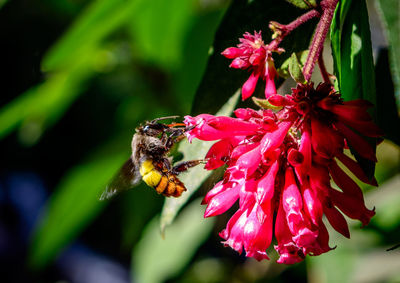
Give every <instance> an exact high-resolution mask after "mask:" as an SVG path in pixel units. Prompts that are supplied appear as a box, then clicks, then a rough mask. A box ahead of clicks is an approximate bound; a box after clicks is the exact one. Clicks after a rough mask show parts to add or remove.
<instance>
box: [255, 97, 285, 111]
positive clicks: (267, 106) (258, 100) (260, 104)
mask: <svg viewBox="0 0 400 283" xmlns="http://www.w3.org/2000/svg"><path fill="white" fill-rule="evenodd" d="M252 100H253V102H254V103H255V104H256V105H257V106H258V107H260V108H264V109H271V110H280V109H282V106H275V105H272V104H271V103H270V102H269V101H268V99H261V98H257V97H252Z"/></svg>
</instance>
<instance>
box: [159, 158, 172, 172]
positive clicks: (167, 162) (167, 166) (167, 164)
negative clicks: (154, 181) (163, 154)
mask: <svg viewBox="0 0 400 283" xmlns="http://www.w3.org/2000/svg"><path fill="white" fill-rule="evenodd" d="M171 161H172V159H171V158H163V159H162V160H161V162H162V163H163V165H164V166H163V168H165V169H167V171H168V172H170V171H171V170H172V168H171V166H172V165H171Z"/></svg>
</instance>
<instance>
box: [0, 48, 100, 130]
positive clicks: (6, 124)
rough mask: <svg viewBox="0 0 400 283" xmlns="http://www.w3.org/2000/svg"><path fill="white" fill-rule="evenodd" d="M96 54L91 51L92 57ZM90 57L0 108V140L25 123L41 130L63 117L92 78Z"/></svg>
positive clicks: (81, 59) (83, 58)
mask: <svg viewBox="0 0 400 283" xmlns="http://www.w3.org/2000/svg"><path fill="white" fill-rule="evenodd" d="M95 53H96V52H95V51H94V50H92V54H95ZM88 60H91V59H90V58H88V57H87V56H86V57H81V58H80V60H79V62H77V63H76V65H74V66H73V68H71V69H70V70H68V71H65V72H58V73H56V74H54V75H52V76H51V77H49V79H48V80H47V81H46V82H45V83H43V84H41V85H39V86H35V87H33V88H31V89H29V90H28V91H26V92H25V93H23V94H21V95H20V96H19V97H17V98H16V99H14V100H13V101H11V102H10V103H9V104H7V105H5V106H3V107H2V108H1V109H0V138H3V137H4V136H6V135H8V134H9V133H10V132H11V131H12V130H14V129H15V128H16V127H18V126H19V125H21V124H22V123H24V124H25V125H26V124H29V123H37V124H38V127H39V129H38V130H39V131H40V132H41V131H43V130H44V129H45V128H46V127H48V126H50V125H52V124H53V123H54V122H55V121H56V120H57V119H58V118H60V117H61V116H62V114H63V113H64V111H65V110H66V109H67V108H68V106H69V105H70V104H71V103H72V102H73V101H74V99H75V98H76V96H77V95H78V94H79V93H80V91H81V88H82V87H83V85H82V84H83V81H85V79H86V78H87V77H88V76H89V74H90V73H91V71H90V66H91V65H90V64H88Z"/></svg>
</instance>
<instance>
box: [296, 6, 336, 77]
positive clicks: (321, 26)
mask: <svg viewBox="0 0 400 283" xmlns="http://www.w3.org/2000/svg"><path fill="white" fill-rule="evenodd" d="M337 3H338V0H322V1H321V4H320V5H321V8H322V11H323V12H322V15H321V19H320V21H319V23H318V25H317V29H316V31H315V34H314V37H313V40H312V42H311V45H310V48H309V53H308V56H307V60H306V63H305V64H304V68H303V75H304V78H305V79H306V81H309V80H310V78H311V75H312V73H313V71H314V67H315V63H316V62H317V60H318V58H319V57H320V54H321V51H322V49H323V47H324V41H325V38H326V35H327V33H328V31H329V28H330V26H331V22H332V18H333V13H334V12H335V8H336V5H337Z"/></svg>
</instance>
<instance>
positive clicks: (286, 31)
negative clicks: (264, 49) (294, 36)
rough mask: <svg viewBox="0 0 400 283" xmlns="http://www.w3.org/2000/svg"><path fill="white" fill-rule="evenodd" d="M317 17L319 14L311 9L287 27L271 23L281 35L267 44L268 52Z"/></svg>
mask: <svg viewBox="0 0 400 283" xmlns="http://www.w3.org/2000/svg"><path fill="white" fill-rule="evenodd" d="M319 16H320V12H318V11H317V10H315V9H312V10H310V11H308V12H307V13H305V14H303V15H301V16H300V17H298V18H297V19H295V20H294V21H292V22H291V23H289V24H287V25H282V24H279V23H276V22H271V23H274V25H276V27H277V28H278V29H279V30H280V32H281V34H280V35H279V36H278V37H277V38H276V39H274V40H273V41H272V42H271V43H270V44H268V48H269V49H270V50H274V49H276V48H278V46H279V44H280V43H281V42H282V40H283V39H284V38H285V37H286V36H287V35H289V34H290V33H291V32H292V31H293V30H295V29H296V28H298V27H299V26H301V25H302V24H304V23H306V22H308V21H309V20H311V19H313V18H316V17H319Z"/></svg>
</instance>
